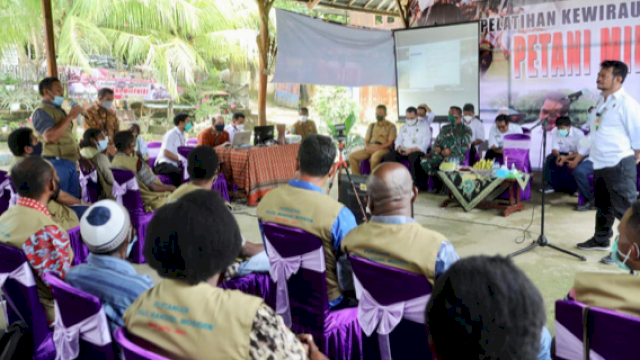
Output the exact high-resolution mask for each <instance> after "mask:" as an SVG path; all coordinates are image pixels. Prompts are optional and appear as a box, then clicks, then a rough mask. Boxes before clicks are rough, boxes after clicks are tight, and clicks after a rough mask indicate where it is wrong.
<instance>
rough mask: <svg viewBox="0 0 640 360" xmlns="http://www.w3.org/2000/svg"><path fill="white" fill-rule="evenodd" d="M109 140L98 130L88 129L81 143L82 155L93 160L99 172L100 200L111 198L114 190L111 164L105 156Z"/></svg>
mask: <svg viewBox="0 0 640 360" xmlns="http://www.w3.org/2000/svg"><path fill="white" fill-rule="evenodd" d="M108 145H109V144H108V141H107V138H106V137H105V136H104V133H103V132H102V131H101V130H98V129H87V130H86V131H85V132H84V136H83V137H82V142H81V143H80V155H82V156H84V157H85V158H86V159H89V160H91V162H93V164H94V165H95V167H96V170H97V172H98V180H99V181H100V188H101V193H100V199H109V198H111V197H112V196H111V190H112V188H113V173H112V172H111V162H110V161H109V157H108V156H107V155H106V154H105V151H106V150H107V146H108Z"/></svg>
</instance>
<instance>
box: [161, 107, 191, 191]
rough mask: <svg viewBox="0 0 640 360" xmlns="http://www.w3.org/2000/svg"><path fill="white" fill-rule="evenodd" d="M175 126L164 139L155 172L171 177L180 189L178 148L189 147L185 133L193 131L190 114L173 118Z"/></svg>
mask: <svg viewBox="0 0 640 360" xmlns="http://www.w3.org/2000/svg"><path fill="white" fill-rule="evenodd" d="M173 124H174V125H175V127H174V128H173V129H171V130H169V131H168V132H167V133H166V134H164V137H163V138H162V147H160V152H159V153H158V158H157V159H156V163H155V167H154V168H153V171H154V172H155V173H156V174H158V175H167V176H169V177H170V178H171V182H172V183H173V186H175V187H178V186H180V184H182V171H181V170H180V157H179V153H178V147H180V146H186V145H187V139H186V137H185V135H184V133H185V132H186V131H189V130H191V127H193V123H192V122H191V120H190V119H189V114H186V113H180V114H178V115H176V116H175V117H174V118H173Z"/></svg>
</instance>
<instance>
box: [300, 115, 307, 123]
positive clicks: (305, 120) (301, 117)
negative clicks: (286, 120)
mask: <svg viewBox="0 0 640 360" xmlns="http://www.w3.org/2000/svg"><path fill="white" fill-rule="evenodd" d="M308 119H309V117H308V116H305V115H302V116H300V121H302V122H307V120H308Z"/></svg>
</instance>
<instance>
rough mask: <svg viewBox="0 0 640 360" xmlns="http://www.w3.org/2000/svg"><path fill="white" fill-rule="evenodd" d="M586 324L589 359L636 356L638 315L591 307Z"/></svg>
mask: <svg viewBox="0 0 640 360" xmlns="http://www.w3.org/2000/svg"><path fill="white" fill-rule="evenodd" d="M588 324H589V334H588V336H589V348H590V351H589V353H590V354H591V359H594V360H595V359H607V360H623V359H634V358H636V356H638V355H637V352H638V338H639V337H640V319H639V318H638V317H635V316H629V315H626V314H621V313H619V312H616V311H613V310H608V309H600V308H595V307H592V308H590V309H589V315H588Z"/></svg>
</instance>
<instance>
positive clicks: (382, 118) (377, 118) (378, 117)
mask: <svg viewBox="0 0 640 360" xmlns="http://www.w3.org/2000/svg"><path fill="white" fill-rule="evenodd" d="M376 120H378V121H382V120H384V116H383V115H376Z"/></svg>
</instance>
